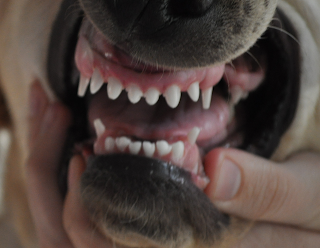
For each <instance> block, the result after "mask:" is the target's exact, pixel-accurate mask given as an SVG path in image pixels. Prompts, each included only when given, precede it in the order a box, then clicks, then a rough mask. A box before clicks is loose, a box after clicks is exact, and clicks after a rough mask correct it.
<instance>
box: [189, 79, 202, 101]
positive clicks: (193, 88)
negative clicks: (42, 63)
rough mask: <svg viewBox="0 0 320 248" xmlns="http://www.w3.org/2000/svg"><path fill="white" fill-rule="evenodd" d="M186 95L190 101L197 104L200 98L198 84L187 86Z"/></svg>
mask: <svg viewBox="0 0 320 248" xmlns="http://www.w3.org/2000/svg"><path fill="white" fill-rule="evenodd" d="M188 94H189V96H190V98H191V100H192V101H194V102H197V101H198V100H199V97H200V88H199V82H194V83H193V84H191V85H190V86H189V89H188Z"/></svg>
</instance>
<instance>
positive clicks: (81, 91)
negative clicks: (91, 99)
mask: <svg viewBox="0 0 320 248" xmlns="http://www.w3.org/2000/svg"><path fill="white" fill-rule="evenodd" d="M89 82H90V78H87V77H85V76H83V75H82V74H81V75H80V81H79V87H78V96H80V97H83V96H84V95H85V94H86V91H87V88H88V85H89Z"/></svg>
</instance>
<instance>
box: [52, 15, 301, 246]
mask: <svg viewBox="0 0 320 248" xmlns="http://www.w3.org/2000/svg"><path fill="white" fill-rule="evenodd" d="M63 17H65V13H63ZM75 20H76V18H75ZM75 23H78V22H77V21H76V22H75ZM77 25H78V24H77ZM272 35H273V34H271V36H272ZM277 35H278V34H277ZM277 35H276V36H277ZM281 42H282V41H281V39H280V41H279V40H277V41H276V42H275V43H277V44H278V43H279V46H280V43H281ZM74 46H75V44H73V45H72V46H71V47H74ZM62 47H63V46H62ZM274 47H277V45H275V44H272V45H271V46H270V49H274ZM276 49H279V47H277V48H276ZM51 55H52V56H53V57H55V58H58V61H60V59H61V58H59V56H57V54H51ZM58 61H56V63H59V62H58ZM66 61H69V62H67V63H69V64H65V65H66V67H67V68H69V69H68V70H67V73H66V74H68V75H69V77H68V78H69V79H68V80H70V81H71V82H72V83H74V85H73V84H69V85H64V84H61V82H65V81H66V80H65V78H63V79H62V80H61V78H60V79H58V81H55V83H57V84H56V85H54V84H53V86H54V87H55V88H56V89H57V93H58V94H61V95H60V96H61V97H62V98H63V99H64V98H65V97H66V95H68V94H67V93H66V90H65V89H61V88H68V87H69V88H70V91H71V92H70V93H71V94H72V95H73V96H74V97H75V98H74V99H77V97H76V92H77V85H76V84H77V80H76V81H74V80H73V79H72V77H73V76H72V75H74V78H76V77H77V76H78V75H79V74H77V73H78V71H77V70H75V74H70V67H72V66H70V65H72V64H73V62H72V61H71V62H70V60H68V59H67V58H66V60H64V61H63V63H65V62H66ZM272 61H273V62H275V61H274V58H273V59H272ZM282 62H283V61H282ZM278 63H281V62H280V61H279V62H278ZM273 66H274V67H275V66H277V63H275V65H273ZM169 68H170V67H169ZM49 69H50V70H52V67H50V66H49ZM291 69H292V68H290V70H291ZM63 70H65V68H62V71H63ZM290 70H289V71H290ZM287 73H288V70H287V68H284V72H283V75H285V76H284V77H285V78H286V76H287ZM50 74H51V75H53V77H57V75H56V74H52V72H50ZM66 74H64V76H66ZM280 74H281V73H280ZM280 74H279V75H280ZM281 75H282V74H281ZM283 75H282V76H283ZM70 76H72V77H70ZM268 77H271V76H270V75H269V74H268ZM297 78H299V77H298V76H297ZM68 80H67V81H68ZM277 80H278V79H276V80H275V82H274V85H277V83H278V82H279V81H277ZM287 80H289V79H286V80H285V81H286V82H287ZM59 81H60V82H59ZM53 83H54V82H53ZM264 85H265V84H264ZM285 85H286V84H285ZM60 86H61V87H60ZM59 87H60V88H59ZM278 87H279V91H280V92H282V91H283V90H284V89H282V86H281V87H280V86H278ZM263 89H266V86H265V88H263ZM284 91H286V90H284ZM252 94H253V93H252ZM255 94H257V95H255ZM269 94H271V95H273V94H272V92H271V93H269ZM250 95H251V94H250ZM253 95H255V97H254V99H255V100H254V101H257V102H259V101H260V102H261V104H262V103H263V100H262V99H269V97H268V96H266V97H265V96H263V94H262V96H261V90H260V93H259V91H258V93H254V94H253ZM269 96H270V95H269ZM294 97H295V95H294V93H292V95H290V96H289V98H290V99H292V98H294ZM259 98H261V99H259ZM65 99H67V98H65ZM257 99H258V100H257ZM282 100H283V99H280V100H279V101H282ZM67 101H68V102H70V99H69V100H67ZM77 101H79V102H82V103H83V101H82V100H81V99H80V100H79V99H77ZM251 101H253V100H250V99H248V102H247V101H246V102H247V104H249V102H251ZM286 101H287V100H286ZM70 104H72V105H74V107H73V109H77V111H79V106H77V104H75V103H74V102H73V103H70ZM244 104H245V103H244ZM255 104H256V103H255ZM83 106H85V105H83ZM291 107H292V108H293V109H294V106H291ZM84 108H85V107H84ZM258 111H259V110H258ZM263 111H266V112H265V115H268V113H270V115H273V114H274V111H276V110H274V109H270V110H269V109H268V110H266V109H264V110H263ZM268 111H269V112H268ZM282 111H283V110H282ZM285 111H287V109H286V110H285ZM255 115H256V113H254V114H250V118H251V117H252V118H253V119H252V123H250V124H251V128H252V127H254V128H252V130H250V131H253V134H252V136H250V135H249V136H246V137H245V139H244V142H243V144H242V146H243V148H245V149H248V150H250V149H251V151H253V152H255V153H257V154H262V155H265V156H270V155H271V153H272V151H273V150H274V149H275V146H276V143H277V141H278V140H279V137H278V135H279V134H276V135H275V136H273V135H271V136H270V137H271V138H270V137H267V139H266V140H263V139H261V137H262V136H261V135H263V132H264V131H263V132H262V134H261V133H260V132H261V130H260V129H257V128H256V127H255V126H254V125H255V124H256V120H255V119H254V118H255ZM275 115H277V116H278V117H279V116H280V118H279V119H280V121H279V120H277V122H278V121H279V122H280V123H281V125H280V126H282V125H284V126H287V125H288V123H290V120H291V118H292V116H290V115H284V116H283V113H282V112H281V111H280V112H276V114H275ZM80 116H81V114H80ZM81 118H83V116H82V117H81ZM260 121H261V120H260ZM271 122H273V121H271ZM85 123H86V124H88V123H87V122H86V121H85ZM272 125H273V124H271V126H272ZM270 128H271V129H272V128H273V127H270ZM249 129H250V127H249ZM82 130H84V132H79V133H80V134H81V135H83V134H85V135H84V137H86V135H88V134H87V133H86V132H87V131H88V129H87V127H86V126H85V127H84V129H82ZM284 130H285V127H282V129H281V132H283V131H284ZM78 131H79V129H78ZM277 132H278V130H277ZM82 137H83V136H82ZM88 137H90V136H87V138H88ZM254 138H258V140H257V142H258V143H257V144H258V146H255V144H254V145H252V144H253V143H254V142H256V141H255V140H254ZM77 139H78V141H81V140H82V138H79V136H78V137H77ZM252 141H254V142H252ZM261 141H262V143H263V145H262V146H261V147H259V145H260V144H261V143H259V142H261ZM240 147H241V146H240ZM266 147H267V148H266ZM92 168H94V166H92ZM90 173H93V171H91V172H90V170H88V174H87V178H90V177H91V176H92V175H93V174H92V175H90ZM111 178H112V177H111ZM91 186H92V180H91V181H90V180H87V182H86V183H84V185H83V188H84V192H85V189H87V188H88V187H89V188H90V187H91ZM98 187H100V186H98ZM94 191H95V192H99V190H98V188H96V189H95V190H94ZM124 191H126V190H125V189H124ZM89 192H90V190H89ZM91 192H92V191H91ZM133 195H134V193H133ZM136 195H137V194H136ZM138 195H139V194H138ZM138 195H137V196H138ZM86 197H87V198H88V199H89V200H88V201H89V202H90V197H92V198H95V196H94V194H93V195H91V196H90V194H89V195H86ZM196 202H197V201H196ZM141 203H142V204H143V202H141ZM96 206H100V207H101V206H103V204H101V203H100V205H99V203H97V205H96ZM91 207H92V206H91ZM93 207H94V208H95V206H93ZM109 207H110V205H109ZM102 208H103V207H102ZM105 208H107V207H105ZM128 208H129V209H130V206H128ZM211 208H212V205H211V206H210V207H209V208H208V209H211ZM97 209H99V207H97V208H96V209H93V210H92V214H93V216H99V214H102V215H104V214H103V212H104V211H103V210H99V211H100V212H99V214H97V212H96V211H97ZM208 209H207V210H208ZM213 209H214V208H213ZM207 210H206V211H204V212H207ZM106 211H107V210H106ZM168 213H169V212H168ZM113 216H117V214H115V215H113ZM213 219H214V218H213ZM214 221H216V223H218V219H214ZM97 223H99V222H98V221H97ZM155 223H156V222H155ZM168 223H169V222H167V224H168ZM99 226H100V227H101V230H104V231H105V230H108V231H107V233H108V236H114V237H117V238H116V239H117V240H120V239H121V240H127V241H126V242H125V243H126V244H127V245H130V239H129V240H128V239H126V238H129V237H131V238H133V237H134V236H135V237H136V238H137V239H139V240H141V239H140V238H139V237H141V235H143V234H142V233H141V232H139V231H138V232H136V234H134V235H133V236H132V235H131V234H130V235H129V232H128V231H126V232H125V233H121V232H120V231H118V232H117V233H111V232H110V230H113V229H112V228H111V229H110V228H109V227H108V225H105V224H103V223H99ZM183 226H184V227H185V228H186V230H187V231H186V232H182V233H184V235H186V233H188V232H190V230H193V228H194V227H195V226H194V225H190V226H189V227H188V228H187V227H186V226H185V225H183ZM187 226H188V225H187ZM227 226H228V223H225V225H224V227H222V228H221V227H220V229H219V228H218V229H216V230H215V232H216V233H221V230H223V229H225V228H226V227H227ZM168 227H169V226H168ZM190 228H191V229H190ZM137 229H139V228H137ZM182 229H183V228H182ZM163 230H164V231H165V230H166V228H163ZM188 230H189V231H188ZM232 230H233V229H232V227H231V229H230V231H228V232H226V233H230V232H231V233H232ZM193 232H194V230H193ZM119 235H120V236H119ZM143 236H145V235H143ZM151 236H152V235H151ZM223 236H224V235H223V234H219V235H218V237H216V238H215V239H214V240H213V241H210V239H208V238H207V239H206V238H204V237H202V238H196V237H195V236H192V239H191V240H189V241H186V243H183V242H181V243H179V242H180V241H181V240H184V239H183V238H182V239H181V238H180V239H178V240H180V241H179V242H178V241H177V242H178V243H175V241H172V242H173V243H171V245H170V244H168V243H165V242H163V241H161V242H159V241H156V239H152V241H150V242H151V243H152V242H156V243H157V245H158V246H159V247H170V246H172V245H173V246H174V244H175V245H177V246H178V247H184V246H187V244H189V245H190V244H192V245H196V246H197V247H198V246H205V247H210V244H212V242H215V243H217V242H219V240H223ZM160 237H161V235H160ZM163 237H165V236H163ZM136 238H133V239H135V240H136ZM151 243H150V244H151ZM148 244H149V242H148Z"/></svg>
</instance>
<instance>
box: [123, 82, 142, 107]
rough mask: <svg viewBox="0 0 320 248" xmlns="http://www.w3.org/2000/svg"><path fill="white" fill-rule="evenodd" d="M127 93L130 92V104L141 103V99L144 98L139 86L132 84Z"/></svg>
mask: <svg viewBox="0 0 320 248" xmlns="http://www.w3.org/2000/svg"><path fill="white" fill-rule="evenodd" d="M126 91H127V92H128V98H129V100H130V102H132V103H137V102H139V101H140V99H141V97H142V96H143V93H142V91H141V89H140V88H139V86H137V85H134V84H131V85H129V86H128V87H127V88H126Z"/></svg>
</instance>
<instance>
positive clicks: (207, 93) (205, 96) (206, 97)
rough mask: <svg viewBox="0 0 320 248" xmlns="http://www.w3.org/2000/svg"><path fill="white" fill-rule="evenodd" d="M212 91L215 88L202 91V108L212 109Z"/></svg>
mask: <svg viewBox="0 0 320 248" xmlns="http://www.w3.org/2000/svg"><path fill="white" fill-rule="evenodd" d="M212 90H213V87H210V88H208V89H206V90H203V91H202V107H203V108H204V109H209V108H210V104H211V97H212Z"/></svg>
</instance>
